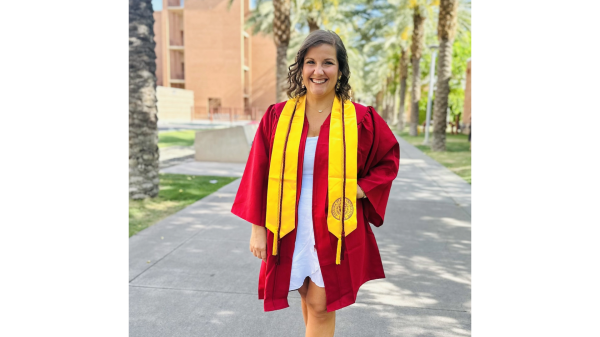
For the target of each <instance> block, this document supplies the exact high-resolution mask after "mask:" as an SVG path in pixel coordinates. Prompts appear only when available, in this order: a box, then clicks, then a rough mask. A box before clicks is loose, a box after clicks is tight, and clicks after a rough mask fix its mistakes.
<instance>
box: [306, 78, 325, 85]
mask: <svg viewBox="0 0 600 337" xmlns="http://www.w3.org/2000/svg"><path fill="white" fill-rule="evenodd" d="M310 81H311V82H313V83H314V84H323V83H325V82H327V79H326V78H322V79H318V80H317V79H314V78H311V79H310Z"/></svg>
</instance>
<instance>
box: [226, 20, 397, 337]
mask: <svg viewBox="0 0 600 337" xmlns="http://www.w3.org/2000/svg"><path fill="white" fill-rule="evenodd" d="M288 69H289V73H288V83H289V89H288V90H287V95H288V97H290V99H289V100H287V101H284V102H280V103H277V104H273V105H271V106H270V107H269V109H268V110H267V112H266V113H265V114H264V116H263V118H262V120H261V122H260V125H259V126H258V130H257V132H256V136H255V138H254V142H253V143H252V149H251V151H250V155H249V157H248V162H247V163H246V168H245V171H244V175H243V177H242V181H241V182H240V187H239V189H238V192H237V195H236V198H235V201H234V203H233V207H232V209H231V211H232V212H233V213H234V214H235V215H237V216H239V217H241V218H242V219H244V220H246V221H248V222H250V223H251V224H252V234H251V238H250V245H249V249H250V251H251V252H252V253H253V254H254V256H256V257H258V258H260V259H261V260H262V261H263V262H262V264H261V268H260V276H259V282H258V298H259V299H264V310H265V311H272V310H279V309H283V308H286V307H288V306H289V304H288V301H287V297H288V293H289V292H290V291H298V292H299V293H300V297H301V303H302V314H303V318H304V323H305V325H306V336H333V335H334V332H335V311H336V310H338V309H341V308H344V307H346V306H349V305H351V304H353V303H354V302H355V301H356V295H357V293H358V290H359V288H360V286H361V285H362V284H364V283H365V282H367V281H370V280H373V279H379V278H384V277H385V275H384V273H383V265H382V262H381V257H380V255H379V249H378V248H377V243H376V242H375V236H374V235H373V232H372V230H371V227H370V225H369V223H372V224H374V225H375V226H381V225H382V224H383V220H384V215H385V208H386V206H387V200H388V196H389V192H390V188H391V186H392V181H393V180H394V179H395V178H396V175H397V174H398V165H399V155H400V154H399V153H400V149H399V145H398V142H397V140H396V137H395V136H394V134H393V133H392V132H391V130H390V128H389V127H388V126H387V124H386V123H385V122H384V121H383V119H382V118H381V117H380V116H379V115H378V114H377V112H376V111H375V109H373V108H372V107H365V106H363V105H361V104H358V103H354V102H351V101H350V85H349V84H348V81H349V79H350V69H349V67H348V57H347V55H346V48H345V47H344V44H343V43H342V40H341V39H340V38H339V36H337V34H335V33H334V32H331V31H323V30H317V31H314V32H312V33H310V34H309V35H308V37H307V38H306V40H305V41H304V43H303V44H302V46H301V47H300V50H299V51H298V53H297V54H296V59H295V62H294V64H292V65H291V66H290V67H289V68H288Z"/></svg>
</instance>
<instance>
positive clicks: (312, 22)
mask: <svg viewBox="0 0 600 337" xmlns="http://www.w3.org/2000/svg"><path fill="white" fill-rule="evenodd" d="M306 21H307V23H308V29H309V30H310V31H309V33H312V32H314V31H315V30H319V24H318V23H317V19H315V18H313V17H310V16H309V17H308V18H307V19H306Z"/></svg>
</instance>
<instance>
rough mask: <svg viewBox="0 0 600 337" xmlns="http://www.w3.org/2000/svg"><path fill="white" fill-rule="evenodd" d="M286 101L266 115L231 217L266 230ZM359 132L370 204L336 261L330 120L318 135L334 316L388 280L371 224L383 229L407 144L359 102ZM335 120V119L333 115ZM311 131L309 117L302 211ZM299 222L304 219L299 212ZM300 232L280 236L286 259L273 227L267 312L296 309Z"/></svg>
mask: <svg viewBox="0 0 600 337" xmlns="http://www.w3.org/2000/svg"><path fill="white" fill-rule="evenodd" d="M285 103H286V102H281V103H277V104H274V105H271V106H270V107H269V108H268V110H267V112H266V113H265V115H264V116H263V118H262V120H261V122H260V124H259V126H258V130H257V132H256V135H255V137H254V142H253V143H252V148H251V150H250V155H249V157H248V162H247V163H246V168H245V170H244V175H243V176H242V181H241V183H240V187H239V189H238V192H237V195H236V197H235V201H234V203H233V207H232V209H231V212H232V213H233V214H235V215H237V216H239V217H240V218H242V219H244V220H246V221H248V222H250V223H252V224H255V225H259V226H265V218H266V202H267V181H268V175H269V161H270V156H271V149H272V147H273V141H274V138H275V130H276V127H277V121H278V118H279V116H280V114H281V112H282V110H283V107H284V106H285ZM353 104H354V106H355V108H356V121H357V127H358V155H357V160H358V167H357V173H358V185H359V186H360V187H361V188H362V190H363V191H364V192H365V193H366V195H367V197H368V199H357V212H358V213H357V221H358V226H357V228H356V230H354V231H353V232H352V233H350V234H349V235H348V236H347V237H345V242H344V245H345V249H344V252H343V253H344V259H343V260H342V261H341V264H340V265H336V264H335V254H336V250H337V243H338V239H337V238H336V237H335V236H334V235H333V234H331V233H330V232H329V230H328V228H327V207H328V205H327V170H328V153H329V151H328V149H329V122H330V117H327V119H326V120H325V122H323V125H322V126H321V130H320V133H319V139H318V142H317V148H316V152H315V163H314V173H313V174H314V177H313V197H312V202H313V205H312V211H313V226H314V233H315V243H316V245H315V246H316V250H317V255H318V257H319V264H320V266H321V273H322V275H323V281H324V284H325V294H326V297H327V311H334V310H337V309H341V308H343V307H346V306H348V305H350V304H353V303H354V302H355V301H356V294H357V293H358V289H359V288H360V286H361V285H362V284H364V283H365V282H367V281H369V280H374V279H380V278H385V274H384V272H383V265H382V263H381V256H380V255H379V249H378V247H377V243H376V242H375V236H374V235H373V231H372V230H371V226H370V225H369V223H372V224H373V225H375V226H377V227H379V226H381V225H382V224H383V220H384V215H385V209H386V206H387V201H388V196H389V193H390V189H391V186H392V181H393V180H394V179H395V178H396V176H397V174H398V165H399V160H400V147H399V145H398V141H397V140H396V137H395V136H394V134H393V133H392V131H391V130H390V128H389V127H388V125H387V124H386V123H385V121H384V120H383V119H382V118H381V116H379V114H377V112H376V111H375V109H373V108H372V107H365V106H363V105H361V104H358V103H353ZM330 116H331V115H330ZM307 134H308V120H307V119H306V117H305V119H304V128H303V130H302V137H301V139H300V149H299V150H300V151H299V153H298V187H297V189H298V191H297V199H296V209H297V205H298V201H299V200H300V191H301V184H302V166H303V159H304V146H305V143H306V137H307ZM296 224H298V214H297V213H296ZM295 243H296V230H295V229H294V230H293V231H292V232H290V233H289V234H287V235H286V236H284V237H283V238H282V239H281V246H280V247H279V251H280V257H279V258H280V261H279V264H278V265H277V264H276V260H277V256H273V255H272V250H273V247H272V245H273V233H272V232H271V231H269V230H267V262H266V263H265V262H262V263H261V268H260V276H259V281H258V298H259V299H263V300H264V310H265V311H272V310H279V309H284V308H287V307H289V304H288V300H287V296H288V293H289V286H290V277H291V271H292V258H293V255H294V246H295Z"/></svg>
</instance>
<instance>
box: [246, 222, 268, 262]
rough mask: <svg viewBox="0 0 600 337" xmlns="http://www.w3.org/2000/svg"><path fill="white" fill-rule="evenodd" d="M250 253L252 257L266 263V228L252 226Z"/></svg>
mask: <svg viewBox="0 0 600 337" xmlns="http://www.w3.org/2000/svg"><path fill="white" fill-rule="evenodd" d="M250 251H251V252H252V254H254V256H256V257H258V258H259V259H262V260H263V261H265V262H267V228H266V227H263V226H257V225H255V224H252V235H251V236H250Z"/></svg>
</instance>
